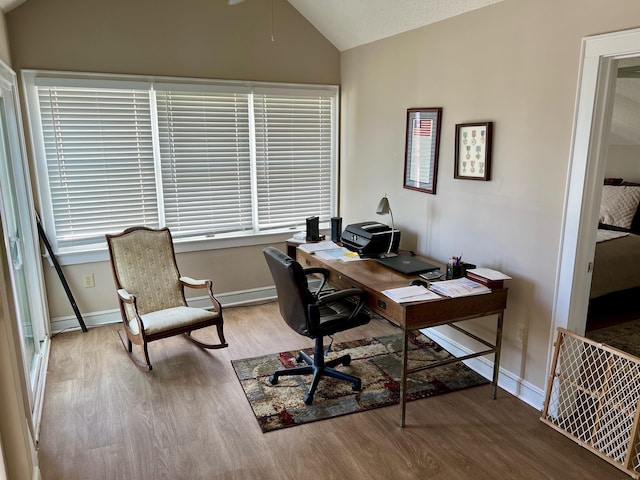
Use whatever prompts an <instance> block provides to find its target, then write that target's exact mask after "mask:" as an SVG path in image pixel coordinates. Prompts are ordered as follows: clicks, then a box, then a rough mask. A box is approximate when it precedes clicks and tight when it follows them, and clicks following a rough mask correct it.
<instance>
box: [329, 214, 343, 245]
mask: <svg viewBox="0 0 640 480" xmlns="http://www.w3.org/2000/svg"><path fill="white" fill-rule="evenodd" d="M341 236H342V217H331V241H332V242H339V241H340V237H341Z"/></svg>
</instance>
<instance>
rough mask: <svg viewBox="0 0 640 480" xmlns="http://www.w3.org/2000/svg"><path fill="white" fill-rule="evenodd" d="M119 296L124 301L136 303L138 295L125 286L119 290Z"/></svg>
mask: <svg viewBox="0 0 640 480" xmlns="http://www.w3.org/2000/svg"><path fill="white" fill-rule="evenodd" d="M118 297H120V300H122V301H123V302H124V303H135V301H136V296H135V295H132V294H130V293H129V292H127V291H126V290H125V289H124V288H121V289H119V290H118Z"/></svg>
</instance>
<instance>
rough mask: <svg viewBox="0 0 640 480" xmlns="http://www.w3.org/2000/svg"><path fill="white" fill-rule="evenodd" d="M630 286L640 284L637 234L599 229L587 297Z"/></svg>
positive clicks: (638, 285)
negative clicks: (589, 289)
mask: <svg viewBox="0 0 640 480" xmlns="http://www.w3.org/2000/svg"><path fill="white" fill-rule="evenodd" d="M601 232H602V233H601ZM634 287H640V235H636V234H633V233H625V232H614V231H611V230H602V229H599V230H598V243H597V244H596V253H595V258H594V261H593V275H592V277H591V292H590V294H589V298H596V297H600V296H602V295H606V294H607V293H612V292H615V291H618V290H626V289H628V288H634Z"/></svg>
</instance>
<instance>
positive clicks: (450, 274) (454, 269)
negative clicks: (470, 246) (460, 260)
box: [446, 265, 465, 280]
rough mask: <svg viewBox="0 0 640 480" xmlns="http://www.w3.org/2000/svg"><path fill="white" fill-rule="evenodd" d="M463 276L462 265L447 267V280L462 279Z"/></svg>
mask: <svg viewBox="0 0 640 480" xmlns="http://www.w3.org/2000/svg"><path fill="white" fill-rule="evenodd" d="M464 274H465V266H464V265H447V276H446V278H447V280H453V279H454V278H462V277H464Z"/></svg>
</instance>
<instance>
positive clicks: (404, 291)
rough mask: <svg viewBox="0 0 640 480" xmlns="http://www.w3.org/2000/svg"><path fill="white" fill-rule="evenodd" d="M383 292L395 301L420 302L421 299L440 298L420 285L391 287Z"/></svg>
mask: <svg viewBox="0 0 640 480" xmlns="http://www.w3.org/2000/svg"><path fill="white" fill-rule="evenodd" d="M382 293H383V294H385V295H386V296H387V297H389V298H390V299H391V300H393V301H394V302H396V303H407V302H420V301H422V300H434V299H436V298H440V297H439V296H438V295H436V294H435V293H433V292H430V291H429V290H427V289H426V288H424V287H423V286H422V285H410V286H408V287H400V288H391V289H389V290H383V291H382Z"/></svg>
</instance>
